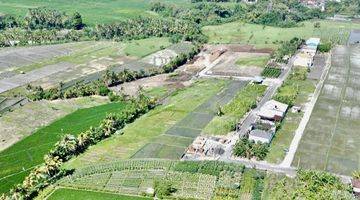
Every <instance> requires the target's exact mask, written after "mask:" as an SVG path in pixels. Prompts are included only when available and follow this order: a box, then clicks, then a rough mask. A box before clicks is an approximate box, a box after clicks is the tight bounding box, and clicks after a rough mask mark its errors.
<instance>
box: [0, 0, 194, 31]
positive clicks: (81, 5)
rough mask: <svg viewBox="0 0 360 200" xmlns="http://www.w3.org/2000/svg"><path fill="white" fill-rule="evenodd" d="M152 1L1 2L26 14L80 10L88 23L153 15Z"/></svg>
mask: <svg viewBox="0 0 360 200" xmlns="http://www.w3.org/2000/svg"><path fill="white" fill-rule="evenodd" d="M163 1H164V2H171V3H178V4H181V5H184V4H187V2H188V1H186V0H163ZM150 2H151V1H148V0H114V1H113V0H105V1H101V2H99V1H96V0H77V1H72V0H55V1H38V0H13V1H4V2H1V7H0V12H1V13H7V14H16V15H21V16H25V14H26V12H27V10H28V9H29V8H35V7H44V6H45V7H50V8H53V9H58V10H61V11H66V12H68V13H72V12H76V11H77V12H79V13H81V15H82V16H83V20H84V22H85V23H86V24H88V25H94V24H98V23H110V22H116V21H118V20H122V19H127V18H134V17H138V16H144V15H145V16H153V15H156V14H155V13H153V12H150V11H147V10H148V7H149V5H150Z"/></svg>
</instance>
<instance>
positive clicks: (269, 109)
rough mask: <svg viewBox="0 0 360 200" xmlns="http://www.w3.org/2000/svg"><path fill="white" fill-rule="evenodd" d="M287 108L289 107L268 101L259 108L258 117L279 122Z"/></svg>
mask: <svg viewBox="0 0 360 200" xmlns="http://www.w3.org/2000/svg"><path fill="white" fill-rule="evenodd" d="M288 107H289V106H288V105H287V104H284V103H281V102H278V101H275V100H270V101H268V102H266V103H265V104H264V105H263V106H262V107H261V108H260V111H259V112H258V115H259V116H260V118H262V119H266V120H272V121H281V120H282V119H283V118H284V116H285V113H286V111H287V109H288Z"/></svg>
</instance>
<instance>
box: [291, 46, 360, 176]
mask: <svg viewBox="0 0 360 200" xmlns="http://www.w3.org/2000/svg"><path fill="white" fill-rule="evenodd" d="M331 62H332V63H331V69H330V72H329V75H328V77H327V79H326V80H325V84H324V86H323V88H322V91H321V94H320V97H319V99H318V101H317V103H316V105H315V108H314V111H313V113H312V115H311V117H310V121H309V123H308V125H307V127H306V129H305V132H304V136H303V138H302V140H301V142H300V146H299V148H298V151H297V153H296V156H295V159H294V161H293V163H292V165H293V166H296V167H303V168H311V169H319V170H326V171H330V172H334V173H338V174H344V175H350V174H351V173H352V172H353V171H354V170H358V169H359V168H360V151H359V148H358V147H359V145H360V137H359V130H360V104H359V102H360V82H359V81H358V79H359V77H360V46H339V47H337V48H335V49H334V50H333V55H332V61H331Z"/></svg>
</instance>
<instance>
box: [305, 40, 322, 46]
mask: <svg viewBox="0 0 360 200" xmlns="http://www.w3.org/2000/svg"><path fill="white" fill-rule="evenodd" d="M319 44H320V38H309V39H308V40H306V45H307V46H313V47H317V46H319Z"/></svg>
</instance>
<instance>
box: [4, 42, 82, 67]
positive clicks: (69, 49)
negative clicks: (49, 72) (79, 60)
mask: <svg viewBox="0 0 360 200" xmlns="http://www.w3.org/2000/svg"><path fill="white" fill-rule="evenodd" d="M81 45H83V44H82V43H68V44H58V45H45V46H35V47H20V48H3V49H0V72H4V71H11V70H14V69H16V68H17V67H21V66H24V65H31V64H34V63H37V62H40V61H43V60H46V59H51V58H55V57H60V56H66V55H69V54H72V53H74V52H75V51H76V49H77V48H79V47H80V46H81Z"/></svg>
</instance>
